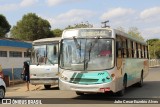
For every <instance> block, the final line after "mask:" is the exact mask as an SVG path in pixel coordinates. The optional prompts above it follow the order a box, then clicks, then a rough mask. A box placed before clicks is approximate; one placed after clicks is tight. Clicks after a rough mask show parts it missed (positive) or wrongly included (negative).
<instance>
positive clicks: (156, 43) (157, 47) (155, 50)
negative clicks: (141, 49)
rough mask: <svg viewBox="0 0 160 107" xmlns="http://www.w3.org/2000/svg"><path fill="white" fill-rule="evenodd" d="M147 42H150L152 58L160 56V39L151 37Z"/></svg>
mask: <svg viewBox="0 0 160 107" xmlns="http://www.w3.org/2000/svg"><path fill="white" fill-rule="evenodd" d="M147 43H148V44H149V53H150V58H151V59H153V58H160V39H150V40H148V41H147Z"/></svg>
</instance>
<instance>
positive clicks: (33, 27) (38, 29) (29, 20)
mask: <svg viewBox="0 0 160 107" xmlns="http://www.w3.org/2000/svg"><path fill="white" fill-rule="evenodd" d="M50 28H51V26H50V23H49V22H48V21H47V20H45V19H42V18H41V17H38V16H37V15H36V14H35V13H28V14H26V15H24V16H23V17H22V20H20V21H18V22H17V25H16V26H14V27H13V28H12V30H11V37H13V38H16V39H21V40H30V41H33V40H36V39H41V38H47V37H51V36H52V34H51V31H50Z"/></svg>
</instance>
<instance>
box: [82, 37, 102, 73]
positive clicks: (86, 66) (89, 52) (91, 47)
mask: <svg viewBox="0 0 160 107" xmlns="http://www.w3.org/2000/svg"><path fill="white" fill-rule="evenodd" d="M99 38H100V37H99V36H97V37H96V39H95V41H94V42H93V44H92V43H91V45H90V48H89V50H88V56H89V59H87V58H86V55H85V58H84V71H87V68H88V62H89V61H90V54H91V51H92V49H93V48H94V46H95V44H96V43H97V42H98V39H99ZM85 47H86V46H85Z"/></svg>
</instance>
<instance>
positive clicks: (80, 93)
mask: <svg viewBox="0 0 160 107" xmlns="http://www.w3.org/2000/svg"><path fill="white" fill-rule="evenodd" d="M76 94H77V95H84V93H83V92H79V91H76Z"/></svg>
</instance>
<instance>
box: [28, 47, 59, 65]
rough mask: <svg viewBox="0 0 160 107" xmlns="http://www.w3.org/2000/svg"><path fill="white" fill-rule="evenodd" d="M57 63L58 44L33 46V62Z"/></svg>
mask: <svg viewBox="0 0 160 107" xmlns="http://www.w3.org/2000/svg"><path fill="white" fill-rule="evenodd" d="M57 63H58V44H51V45H35V46H33V49H32V54H31V64H37V65H49V64H53V65H54V64H57Z"/></svg>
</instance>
